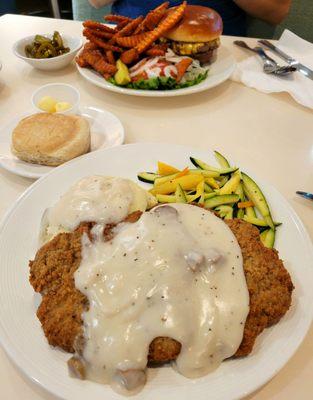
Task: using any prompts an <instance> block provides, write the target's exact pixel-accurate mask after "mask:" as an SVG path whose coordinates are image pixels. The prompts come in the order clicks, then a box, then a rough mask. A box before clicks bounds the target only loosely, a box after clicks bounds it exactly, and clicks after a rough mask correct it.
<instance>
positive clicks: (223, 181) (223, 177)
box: [218, 175, 229, 188]
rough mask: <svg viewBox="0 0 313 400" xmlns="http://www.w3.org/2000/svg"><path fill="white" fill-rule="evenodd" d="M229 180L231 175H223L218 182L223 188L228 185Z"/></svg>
mask: <svg viewBox="0 0 313 400" xmlns="http://www.w3.org/2000/svg"><path fill="white" fill-rule="evenodd" d="M228 181H229V175H222V176H221V179H219V180H218V184H219V185H220V187H221V188H222V187H223V186H225V185H226V183H227V182H228Z"/></svg>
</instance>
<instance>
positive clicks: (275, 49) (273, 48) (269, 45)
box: [258, 39, 313, 80]
mask: <svg viewBox="0 0 313 400" xmlns="http://www.w3.org/2000/svg"><path fill="white" fill-rule="evenodd" d="M258 42H259V43H260V44H262V45H263V46H265V47H267V48H268V49H270V50H271V51H272V52H273V53H275V54H277V55H278V56H279V57H280V58H282V59H283V60H285V61H287V63H288V64H289V65H291V66H292V67H294V68H295V69H296V70H297V71H299V72H301V73H302V74H303V75H305V76H306V77H307V78H309V79H312V80H313V71H312V70H311V69H310V68H308V67H306V66H305V65H303V64H301V63H300V62H299V61H297V60H296V59H294V58H292V57H290V56H288V54H286V53H285V52H283V51H282V50H280V49H279V48H278V47H276V46H275V45H273V44H272V43H271V42H269V41H268V40H263V39H262V40H259V41H258Z"/></svg>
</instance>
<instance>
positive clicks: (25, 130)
mask: <svg viewBox="0 0 313 400" xmlns="http://www.w3.org/2000/svg"><path fill="white" fill-rule="evenodd" d="M89 149H90V130H89V124H88V122H87V121H86V120H85V119H84V118H82V117H80V116H78V115H63V114H50V113H38V114H33V115H30V116H29V117H26V118H24V119H22V120H21V121H20V122H19V123H18V125H17V127H16V128H15V129H14V130H13V133H12V145H11V150H12V153H13V154H14V155H15V156H16V157H18V158H19V159H21V160H23V161H26V162H30V163H35V164H42V165H49V166H57V165H60V164H62V163H64V162H66V161H69V160H71V159H72V158H75V157H78V156H80V155H82V154H85V153H87V152H88V151H89Z"/></svg>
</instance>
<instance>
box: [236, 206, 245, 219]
mask: <svg viewBox="0 0 313 400" xmlns="http://www.w3.org/2000/svg"><path fill="white" fill-rule="evenodd" d="M244 215H245V211H244V209H243V208H238V211H237V218H240V219H243V217H244Z"/></svg>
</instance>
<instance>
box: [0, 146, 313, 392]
mask: <svg viewBox="0 0 313 400" xmlns="http://www.w3.org/2000/svg"><path fill="white" fill-rule="evenodd" d="M138 145H139V146H150V145H153V146H155V145H160V146H168V147H175V148H177V149H178V148H180V149H185V150H187V149H188V151H190V150H194V151H195V152H203V151H204V150H202V149H200V148H195V147H193V146H188V145H177V144H171V143H165V142H140V143H131V144H125V145H122V146H116V147H118V148H125V147H137V146H138ZM112 149H113V148H106V149H101V150H98V151H97V153H100V152H102V153H105V152H107V151H111V150H112ZM207 151H208V152H210V151H213V150H212V149H211V148H209V149H207ZM87 157H93V153H89V154H87ZM79 161H80V160H79V158H77V159H73V160H71V161H69V162H68V163H66V165H68V164H70V163H71V164H74V163H77V162H79ZM64 167H65V165H61V166H59V167H56V168H55V169H53V170H52V171H50V172H49V173H48V174H45V175H44V176H43V177H42V178H40V179H39V180H37V181H36V182H34V183H33V184H32V185H30V186H29V187H28V188H27V189H26V190H25V191H24V192H23V193H22V194H21V195H20V196H19V197H18V198H17V199H16V200H15V201H14V202H13V204H12V205H11V207H9V209H8V210H7V211H6V212H5V214H4V216H3V217H2V218H1V220H0V237H1V235H2V233H3V230H4V229H5V227H6V225H7V223H8V220H9V218H10V216H11V215H12V213H14V211H15V210H16V208H17V207H18V206H19V205H20V203H21V202H22V201H23V200H24V199H25V198H27V197H28V196H29V195H30V194H31V193H32V192H33V191H34V190H36V187H37V186H39V185H41V181H42V180H45V179H48V177H49V176H50V174H51V175H52V174H55V173H57V172H58V171H59V169H62V168H64ZM245 169H246V168H245ZM248 173H249V174H250V171H249V169H248ZM251 176H252V177H254V178H255V179H257V175H256V174H251ZM262 181H263V183H264V184H266V186H267V188H268V189H270V190H271V191H274V192H276V194H278V195H279V196H280V197H282V198H283V199H284V204H285V206H286V207H287V209H288V211H289V213H290V216H291V217H292V220H293V222H294V224H295V226H296V228H297V230H298V232H299V234H300V236H301V238H302V239H303V243H304V244H305V246H306V250H307V252H308V254H309V253H311V254H312V256H313V243H312V241H311V238H310V235H309V233H308V231H307V230H306V228H305V226H304V224H303V222H302V221H301V219H300V217H299V216H298V215H297V213H296V211H295V210H294V209H293V207H292V206H291V205H290V204H289V202H288V200H287V199H286V198H285V197H284V196H283V195H282V194H281V193H280V192H279V190H277V189H276V188H275V187H274V186H272V185H271V184H269V183H267V181H266V180H265V181H264V180H261V182H262ZM308 311H309V312H308V313H307V314H306V317H307V318H306V319H305V321H306V323H305V329H303V330H302V331H301V332H300V333H299V335H298V338H297V341H296V345H295V346H294V348H293V350H292V351H291V352H290V353H288V354H287V353H285V354H283V360H281V361H280V363H279V365H278V366H277V367H276V368H275V369H274V370H273V371H272V372H271V373H270V375H269V376H266V377H264V375H263V376H262V377H261V379H259V378H258V383H257V384H254V383H253V382H249V384H248V388H247V389H246V390H245V392H244V393H243V392H241V394H236V396H235V397H232V400H239V399H242V397H243V396H247V395H249V394H251V393H253V392H255V391H257V390H258V389H260V388H261V387H262V386H264V385H265V384H266V383H267V382H268V381H270V380H271V379H272V378H273V377H274V376H275V375H276V374H277V373H278V372H279V371H280V370H281V369H282V368H283V367H284V366H285V365H286V364H287V363H288V361H289V360H290V359H291V358H292V357H293V355H294V354H295V353H296V352H297V350H298V349H299V347H300V345H301V344H302V342H303V341H304V339H305V337H306V335H307V333H308V331H309V329H310V326H311V323H312V320H313V308H312V309H311V310H308ZM8 339H9V338H8V335H7V333H6V331H5V329H4V325H3V323H2V322H1V320H0V346H1V348H2V349H3V351H4V352H5V354H6V355H7V356H8V358H9V360H10V361H11V362H12V363H13V364H14V366H15V367H17V369H18V370H19V371H20V372H21V373H22V374H23V376H25V377H26V378H27V379H28V380H30V381H31V382H32V383H34V384H36V385H38V386H39V387H41V388H42V389H43V390H44V391H46V392H48V393H50V394H52V395H54V396H56V397H57V398H62V399H68V397H62V396H60V395H59V394H57V393H56V392H55V391H53V389H52V388H47V387H46V386H45V384H44V382H42V381H41V380H38V379H36V377H35V376H33V375H32V374H29V373H27V372H26V370H24V368H23V366H22V365H20V364H21V362H19V361H18V357H16V355H18V354H19V353H18V352H17V351H16V349H15V348H14V347H10V344H11V343H10V341H9V340H8ZM286 354H287V355H286Z"/></svg>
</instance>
